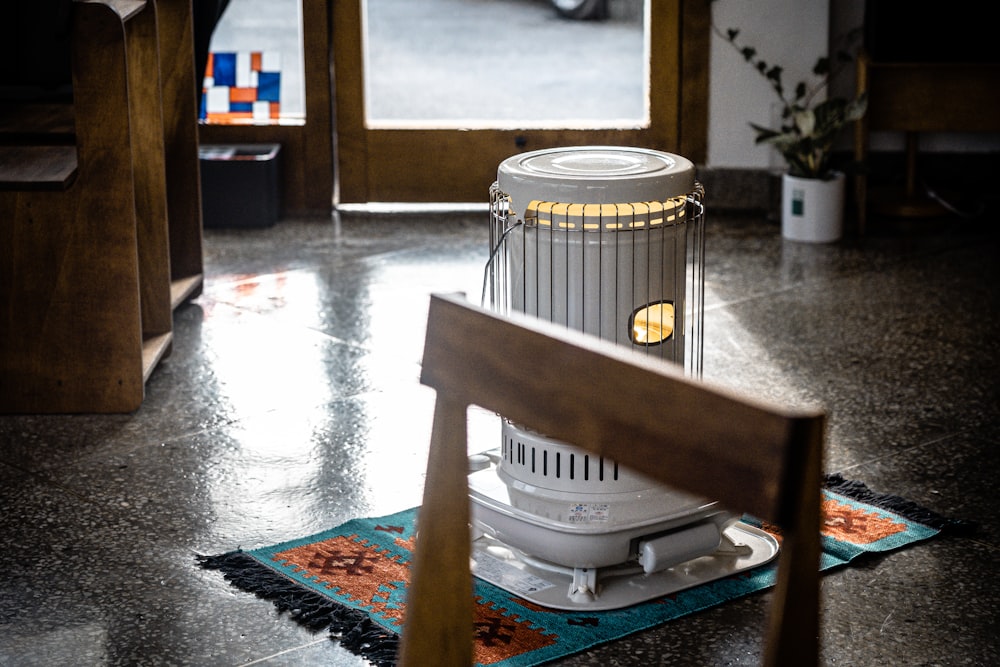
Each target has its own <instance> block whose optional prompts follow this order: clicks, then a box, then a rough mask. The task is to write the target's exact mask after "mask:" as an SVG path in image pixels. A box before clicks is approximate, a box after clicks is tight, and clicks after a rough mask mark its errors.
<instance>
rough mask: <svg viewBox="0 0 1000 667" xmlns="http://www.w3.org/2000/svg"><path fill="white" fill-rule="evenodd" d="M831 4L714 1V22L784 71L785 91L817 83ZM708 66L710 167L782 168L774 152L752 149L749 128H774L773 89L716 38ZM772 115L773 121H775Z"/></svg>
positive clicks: (779, 0)
mask: <svg viewBox="0 0 1000 667" xmlns="http://www.w3.org/2000/svg"><path fill="white" fill-rule="evenodd" d="M829 5H830V3H829V0H798V1H793V0H754V1H753V2H750V1H749V0H716V2H713V3H712V22H713V23H714V24H715V26H716V27H717V28H719V29H720V30H721V31H722V32H723V33H725V31H726V30H727V29H729V28H735V29H738V30H739V31H740V34H739V36H738V37H737V42H738V43H740V44H742V45H746V46H752V47H753V48H755V49H757V55H758V57H759V58H761V59H762V60H764V61H765V62H767V63H769V64H779V65H781V66H782V67H784V70H785V71H784V75H783V78H782V80H783V81H784V84H785V87H786V88H794V86H795V84H796V83H797V82H798V81H801V80H803V79H805V80H806V81H813V80H814V78H813V77H812V75H811V73H810V72H811V70H812V66H813V65H814V64H815V63H816V59H817V58H818V57H819V56H820V55H823V54H825V53H826V51H827V43H828V34H829ZM709 57H710V61H709V72H710V75H709V115H708V164H709V166H712V167H738V168H769V167H773V168H780V167H781V166H782V161H781V157H780V156H779V155H777V154H776V153H775V151H774V150H773V149H772V148H771V147H770V146H756V145H754V132H753V129H751V128H750V126H749V124H748V123H751V122H753V123H757V124H759V125H773V124H774V123H775V120H774V119H775V118H777V117H778V116H777V114H778V113H780V107H778V106H776V105H777V104H779V102H778V98H777V96H776V95H775V93H774V90H772V88H771V86H770V84H769V83H768V82H767V81H766V80H765V79H764V77H763V76H762V75H760V74H759V73H758V72H757V71H756V70H755V69H754V68H753V67H752V66H751V65H750V64H749V63H747V62H746V61H745V60H744V59H743V56H742V55H740V54H739V53H737V52H736V50H735V49H733V48H732V45H731V44H729V42H728V41H726V39H725V38H723V37H720V36H718V35H716V34H715V33H714V32H713V34H712V40H711V52H710V56H709ZM772 114H774V116H772Z"/></svg>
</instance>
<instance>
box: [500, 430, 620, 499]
mask: <svg viewBox="0 0 1000 667" xmlns="http://www.w3.org/2000/svg"><path fill="white" fill-rule="evenodd" d="M550 442H551V443H552V444H548V443H550ZM566 449H571V450H575V448H571V447H567V446H566V445H562V444H561V443H555V442H553V441H545V440H541V441H540V442H539V443H532V442H524V441H521V440H519V439H517V438H513V437H509V438H505V439H504V441H503V444H502V447H501V451H500V457H501V460H502V462H503V467H504V469H505V470H506V471H507V473H508V474H510V475H511V476H512V477H514V478H516V479H521V480H522V481H530V482H531V483H532V484H536V485H539V486H547V485H546V484H545V482H546V481H548V482H549V483H550V484H556V485H557V486H558V483H559V482H567V483H568V482H576V486H575V487H574V488H577V489H580V490H583V491H587V490H588V489H590V490H593V491H608V490H617V489H609V488H605V487H607V486H609V485H614V484H615V483H616V482H618V481H619V480H621V479H622V471H621V469H620V468H619V466H618V462H617V461H614V460H612V459H606V458H604V457H603V456H590V455H589V454H586V453H578V452H577V451H565V450H566ZM581 481H582V482H583V485H582V486H581V485H580V482H581ZM588 484H590V485H593V486H594V487H601V488H593V489H591V488H590V487H588V486H587V485H588Z"/></svg>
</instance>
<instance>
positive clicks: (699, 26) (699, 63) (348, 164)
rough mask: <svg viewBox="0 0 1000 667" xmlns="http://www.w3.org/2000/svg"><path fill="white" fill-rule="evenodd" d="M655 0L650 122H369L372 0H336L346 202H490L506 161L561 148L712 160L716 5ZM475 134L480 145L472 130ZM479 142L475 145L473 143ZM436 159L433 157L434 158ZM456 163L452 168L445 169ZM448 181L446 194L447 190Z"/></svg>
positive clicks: (341, 187)
mask: <svg viewBox="0 0 1000 667" xmlns="http://www.w3.org/2000/svg"><path fill="white" fill-rule="evenodd" d="M648 1H649V2H650V3H651V9H650V20H651V23H652V25H651V26H650V34H652V35H653V36H654V37H653V39H652V40H651V41H652V44H651V45H650V50H651V55H650V59H651V72H650V78H651V81H652V82H653V85H651V86H650V89H651V90H650V117H651V118H653V119H654V120H656V121H659V122H654V123H652V124H651V125H650V127H648V128H642V129H624V130H620V129H607V130H547V129H546V130H542V129H530V128H525V129H496V130H439V129H369V128H367V127H366V124H365V95H364V87H365V86H364V68H363V63H364V54H363V48H364V47H363V42H362V39H361V13H362V7H361V5H362V2H363V0H357V1H351V0H344V1H343V2H334V3H333V11H332V13H331V20H332V22H333V23H332V26H331V30H330V35H331V37H332V39H333V45H332V50H333V69H334V82H335V86H336V88H335V90H336V92H335V95H334V99H335V116H336V119H337V121H336V165H337V166H336V177H337V185H336V187H335V192H334V201H335V202H336V203H367V202H428V201H431V202H433V201H453V202H476V201H478V202H483V201H486V200H487V191H488V188H489V185H490V183H492V182H493V180H494V179H495V176H496V167H497V165H498V164H499V163H500V162H501V161H502V160H503V159H505V158H507V157H509V156H510V155H512V154H515V153H518V152H521V151H527V150H537V149H542V148H547V147H553V146H566V145H581V144H609V145H636V146H643V147H646V148H653V149H658V150H664V151H668V152H672V153H679V154H681V155H683V156H685V157H687V158H688V159H690V160H691V161H693V162H695V163H696V164H697V163H704V161H705V158H706V154H707V143H708V142H707V134H708V59H709V36H710V24H711V22H710V11H711V10H710V6H709V3H707V2H704V0H648ZM473 136H474V142H475V143H474V144H472V143H471V142H470V137H473ZM471 145H474V150H470V146H471ZM431 156H432V157H431ZM443 162H446V163H447V165H446V166H448V167H449V169H448V171H442V163H443ZM442 183H446V184H447V185H446V188H447V192H446V195H442V194H440V193H441V192H442V190H443V188H442V187H441V184H442Z"/></svg>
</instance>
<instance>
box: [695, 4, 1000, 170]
mask: <svg viewBox="0 0 1000 667" xmlns="http://www.w3.org/2000/svg"><path fill="white" fill-rule="evenodd" d="M863 19H864V2H862V1H861V0H716V1H715V2H713V3H712V20H713V23H714V24H715V25H716V26H717V27H718V28H719V29H720V30H722V31H723V33H724V32H725V31H726V29H727V28H737V29H739V30H740V35H739V37H738V42H739V43H741V44H744V45H747V46H753V47H754V48H756V49H757V53H758V56H759V57H760V58H761V59H763V60H764V61H766V62H768V63H771V64H780V65H782V66H783V67H784V68H785V73H784V76H783V81H784V83H785V86H786V87H794V85H795V83H796V82H798V81H800V80H803V79H805V80H806V81H812V80H813V79H812V77H811V75H810V71H811V69H812V66H813V64H815V62H816V59H817V57H819V55H820V54H821V53H825V52H826V51H827V50H828V45H829V44H831V43H836V42H837V40H838V38H839V37H840V36H842V35H844V34H845V33H847V32H848V31H850V30H851V29H853V28H855V27H857V26H861V25H862V24H863ZM709 58H710V61H709V72H710V75H709V118H708V166H710V167H719V168H748V169H761V168H765V169H766V168H770V169H775V170H780V169H782V168H783V167H784V163H783V161H782V160H781V156H779V155H778V154H777V153H776V152H775V151H774V150H773V149H772V148H770V147H769V146H756V145H755V144H754V132H753V130H752V129H751V128H750V126H749V125H748V123H750V122H754V123H758V124H760V125H772V126H774V125H775V120H774V119H772V117H771V114H773V113H775V111H774V105H775V103H776V102H777V98H776V97H775V94H774V91H773V90H772V89H771V87H770V85H769V84H768V83H767V81H765V79H764V77H763V76H761V75H760V74H758V73H757V72H756V70H754V69H753V67H751V66H750V65H749V64H748V63H747V62H746V61H745V60H743V57H742V56H741V55H740V54H739V53H737V52H736V51H735V50H734V49H733V48H732V46H731V45H730V44H729V43H728V42H727V41H726V40H725V39H724V38H723V37H719V36H717V35H715V34H714V33H713V34H712V40H711V51H710V55H709ZM831 91H832V92H833V94H835V95H841V96H849V95H851V94H852V93H853V91H854V71H853V68H851V67H848V68H847V69H846V70H845V71H843V72H842V73H841V76H840V77H839V78H838V79H837V80H835V81H834V82H833V83H832V85H831ZM775 118H776V116H775ZM851 145H852V144H851V133H850V131H846V132H845V133H844V136H843V137H842V138H841V143H840V147H841V148H842V149H844V150H850V146H851ZM903 147H904V137H903V135H902V133H899V132H879V133H874V134H873V136H872V137H871V148H872V150H875V151H879V150H884V151H901V150H903ZM920 149H921V151H922V152H997V151H1000V135H997V134H962V133H929V134H924V135H921V137H920Z"/></svg>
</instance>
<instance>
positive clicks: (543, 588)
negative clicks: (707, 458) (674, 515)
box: [472, 522, 778, 611]
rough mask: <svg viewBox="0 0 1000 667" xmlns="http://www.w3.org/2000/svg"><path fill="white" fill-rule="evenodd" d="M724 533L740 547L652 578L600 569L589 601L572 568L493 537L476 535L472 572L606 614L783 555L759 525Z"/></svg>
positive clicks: (521, 591)
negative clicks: (578, 592) (576, 588)
mask: <svg viewBox="0 0 1000 667" xmlns="http://www.w3.org/2000/svg"><path fill="white" fill-rule="evenodd" d="M723 534H724V536H725V537H726V538H727V540H728V542H731V543H732V544H734V545H737V547H738V548H737V549H735V550H725V549H723V550H720V551H719V552H716V553H715V554H712V555H708V556H701V557H699V558H694V559H692V560H689V561H687V562H685V563H681V564H679V565H675V566H674V567H671V568H668V569H666V570H661V571H659V572H654V573H652V574H645V573H644V572H643V571H642V568H641V567H638V566H636V565H635V564H622V565H616V566H611V567H604V568H600V569H599V570H598V571H597V594H596V595H593V596H589V597H588V599H580V597H579V596H578V597H577V598H576V599H574V598H571V597H570V594H569V593H570V590H571V588H572V587H573V583H574V582H573V579H574V574H573V570H572V569H568V568H559V567H558V566H549V565H547V564H545V563H537V562H531V560H530V559H525V558H524V557H523V556H522V554H520V552H518V551H517V550H516V549H513V548H511V547H508V546H507V545H505V544H503V543H502V542H500V541H498V540H496V539H494V538H492V537H489V536H488V535H479V536H475V535H474V537H475V539H474V540H473V542H472V573H473V574H474V575H475V576H476V577H478V578H480V579H482V580H484V581H487V582H489V583H491V584H493V585H494V586H497V587H499V588H502V589H503V590H505V591H507V592H509V593H513V594H514V595H517V596H518V597H521V598H524V599H525V600H528V601H530V602H534V603H535V604H539V605H541V606H543V607H549V608H552V609H562V610H568V611H583V610H588V611H604V610H610V609H621V608H622V607H629V606H631V605H634V604H638V603H640V602H645V601H648V600H652V599H655V598H658V597H662V596H664V595H670V594H671V593H676V592H678V591H682V590H685V589H688V588H693V587H695V586H699V585H701V584H705V583H708V582H710V581H715V580H716V579H722V578H723V577H728V576H730V575H733V574H736V573H739V572H745V571H747V570H750V569H752V568H755V567H759V566H761V565H764V564H765V563H768V562H769V561H771V560H772V559H773V558H774V557H775V556H777V555H778V543H777V541H776V540H775V539H774V537H773V536H771V535H769V534H768V533H766V532H764V531H762V530H760V529H758V528H755V527H754V526H750V525H748V524H745V523H742V522H737V523H734V524H732V525H731V526H729V527H728V528H726V530H725V531H724V533H723ZM727 540H723V543H726V542H727ZM741 546H742V548H740V547H741Z"/></svg>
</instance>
